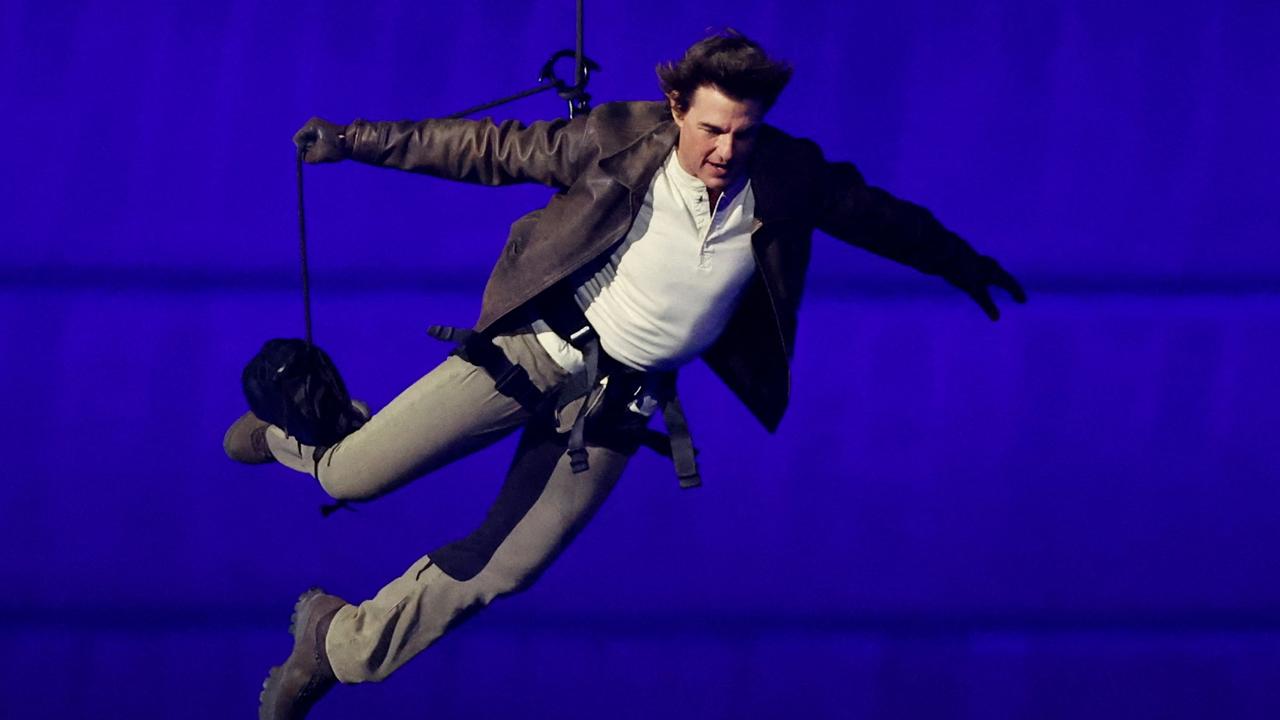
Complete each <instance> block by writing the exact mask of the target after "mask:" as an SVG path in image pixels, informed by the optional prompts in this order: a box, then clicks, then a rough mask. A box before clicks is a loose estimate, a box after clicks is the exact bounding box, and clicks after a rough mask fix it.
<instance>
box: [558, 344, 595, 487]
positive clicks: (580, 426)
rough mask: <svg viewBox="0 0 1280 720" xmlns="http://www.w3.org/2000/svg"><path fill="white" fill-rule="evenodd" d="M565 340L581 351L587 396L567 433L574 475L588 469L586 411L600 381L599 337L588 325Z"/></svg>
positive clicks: (570, 466) (570, 462)
mask: <svg viewBox="0 0 1280 720" xmlns="http://www.w3.org/2000/svg"><path fill="white" fill-rule="evenodd" d="M565 339H566V340H568V341H569V344H570V345H573V346H574V347H576V348H578V350H580V351H582V362H583V364H584V365H585V366H586V376H587V395H586V397H584V398H583V400H582V404H581V405H579V406H578V415H577V416H576V417H575V418H574V419H573V429H572V430H570V431H569V468H570V469H571V470H573V472H574V473H580V472H586V471H587V470H588V469H589V468H590V464H589V463H588V462H587V441H586V430H587V411H588V410H590V406H591V400H592V397H591V396H592V394H593V393H594V392H595V390H596V383H597V382H598V381H599V379H600V336H599V335H596V331H595V330H593V329H592V328H591V326H590V325H584V326H583V327H582V328H581V329H579V330H578V331H577V332H575V333H573V334H572V335H571V336H569V337H568V338H565ZM602 390H603V389H602ZM601 399H602V400H603V398H601Z"/></svg>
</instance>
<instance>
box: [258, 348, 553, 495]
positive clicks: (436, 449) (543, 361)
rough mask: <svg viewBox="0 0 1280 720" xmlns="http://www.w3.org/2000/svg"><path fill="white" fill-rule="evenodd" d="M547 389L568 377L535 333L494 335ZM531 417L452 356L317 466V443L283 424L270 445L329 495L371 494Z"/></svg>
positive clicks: (269, 437)
mask: <svg viewBox="0 0 1280 720" xmlns="http://www.w3.org/2000/svg"><path fill="white" fill-rule="evenodd" d="M494 342H495V344H497V345H498V347H500V348H501V349H502V350H503V352H504V353H505V354H506V355H507V357H508V359H510V360H511V361H512V362H515V363H519V364H520V365H522V366H523V367H525V369H526V370H527V371H528V372H529V376H530V379H531V380H532V381H533V382H534V384H535V385H537V386H538V387H539V388H540V389H542V390H547V389H549V388H551V387H554V386H556V385H558V384H559V383H560V382H563V381H564V379H565V376H566V373H565V371H564V370H562V369H561V368H560V367H559V366H558V365H556V364H555V362H554V361H553V360H551V358H550V357H548V356H547V354H546V351H544V350H543V349H542V347H541V346H540V345H539V344H538V343H537V341H536V339H534V335H533V334H532V333H520V334H515V335H503V336H500V337H498V338H496V339H495V340H494ZM527 419H528V413H527V412H526V411H525V410H524V408H522V407H521V406H520V405H519V403H517V402H516V401H514V400H512V399H511V398H509V397H507V396H505V395H502V394H500V393H498V391H497V390H495V389H494V386H493V379H492V378H490V377H489V375H488V374H487V373H486V372H485V371H484V370H482V369H480V368H478V367H476V366H474V365H472V364H471V363H469V362H467V361H465V360H462V359H460V358H458V357H456V356H453V355H450V356H449V357H448V358H446V359H445V361H444V362H442V363H440V365H439V366H437V367H436V368H435V369H434V370H432V371H431V372H430V373H428V374H427V375H425V376H423V377H422V378H421V379H419V380H418V381H417V382H415V383H414V384H413V385H411V386H409V387H408V388H407V389H405V390H404V392H402V393H400V395H398V396H397V397H396V398H395V399H394V400H392V401H391V402H390V403H388V404H387V406H386V407H384V408H383V409H382V410H380V411H378V412H377V413H376V414H374V416H373V417H372V418H370V419H369V422H367V423H365V425H364V426H363V427H361V428H360V429H359V430H356V431H355V432H353V433H351V434H350V435H348V436H347V437H346V438H344V439H343V440H342V441H341V442H340V443H338V444H337V445H335V446H333V447H332V448H330V449H329V451H328V452H326V453H325V454H324V456H322V457H321V459H320V461H319V463H318V464H317V463H316V462H315V461H314V460H313V453H314V448H313V447H311V446H309V445H299V443H298V442H297V441H296V440H294V439H293V438H290V437H289V436H287V435H285V433H284V431H283V430H281V429H280V428H277V427H274V426H273V427H269V428H268V429H267V446H268V447H269V448H270V449H271V454H272V455H273V456H275V458H276V460H278V461H279V462H280V463H281V464H282V465H285V466H286V467H289V468H291V469H293V470H297V471H299V472H304V473H308V474H311V475H314V476H315V477H316V479H317V480H319V481H320V485H321V487H323V488H324V490H325V492H327V493H328V494H329V495H330V496H332V497H334V498H337V499H340V500H367V499H370V498H374V497H377V496H379V495H382V494H385V493H387V492H390V491H391V490H394V489H396V488H398V487H400V486H402V485H404V484H405V483H407V482H409V481H411V480H414V479H415V478H418V477H421V476H423V475H425V474H427V473H429V472H431V471H432V470H435V469H437V468H439V467H442V466H444V465H446V464H448V463H450V462H452V461H453V460H456V459H458V458H460V457H463V456H465V455H467V454H470V453H472V452H475V451H476V450H479V449H480V448H483V447H485V446H488V445H490V444H492V443H494V442H496V441H497V440H499V439H500V438H502V437H504V436H506V435H508V434H510V433H511V432H512V431H514V430H515V429H516V428H518V427H520V425H521V424H522V423H523V422H524V421H525V420H527Z"/></svg>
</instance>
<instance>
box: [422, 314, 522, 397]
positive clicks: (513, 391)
mask: <svg viewBox="0 0 1280 720" xmlns="http://www.w3.org/2000/svg"><path fill="white" fill-rule="evenodd" d="M427 333H428V334H430V335H431V337H433V338H435V339H437V340H443V341H444V342H451V343H454V344H456V345H457V346H458V347H457V349H456V350H455V351H454V352H456V353H457V354H458V356H459V357H461V358H462V359H463V360H466V361H467V362H469V363H471V364H472V365H476V366H477V367H479V368H481V369H483V370H484V371H485V372H486V373H488V374H489V376H490V377H492V378H493V387H494V389H495V390H497V391H498V392H500V393H502V394H503V395H506V396H507V397H509V398H511V399H512V400H515V401H516V402H518V403H520V404H521V405H522V406H524V408H525V409H526V410H528V411H529V412H531V413H535V414H536V413H538V412H539V411H540V410H542V408H543V405H544V403H545V401H546V399H547V397H546V393H544V392H542V391H541V390H539V389H538V387H537V386H536V385H534V384H533V381H532V380H530V379H529V373H528V372H527V371H525V369H524V368H522V367H520V366H519V365H517V364H516V363H513V362H511V361H510V360H508V359H507V356H506V355H504V354H503V353H502V349H501V348H499V347H498V346H497V345H494V344H493V341H492V340H490V339H489V338H488V337H486V336H485V335H483V334H481V333H478V332H475V331H474V330H468V329H466V328H458V327H450V326H447V325H432V326H431V327H429V328H427Z"/></svg>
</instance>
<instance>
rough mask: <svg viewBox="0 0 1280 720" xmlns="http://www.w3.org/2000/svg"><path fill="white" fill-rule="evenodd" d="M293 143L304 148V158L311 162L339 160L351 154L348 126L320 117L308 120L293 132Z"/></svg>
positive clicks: (301, 148) (299, 147)
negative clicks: (335, 123)
mask: <svg viewBox="0 0 1280 720" xmlns="http://www.w3.org/2000/svg"><path fill="white" fill-rule="evenodd" d="M293 144H294V145H297V146H298V149H300V150H302V152H303V155H302V159H303V160H305V161H306V162H309V163H327V162H338V161H339V160H346V159H347V158H348V157H350V156H351V150H350V148H349V147H347V128H346V127H345V126H343V125H334V124H333V123H331V122H329V121H328V120H323V119H321V118H318V117H313V118H311V119H310V120H308V121H307V124H306V125H303V126H302V129H300V130H298V132H296V133H294V134H293Z"/></svg>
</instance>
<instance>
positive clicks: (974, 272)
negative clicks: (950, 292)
mask: <svg viewBox="0 0 1280 720" xmlns="http://www.w3.org/2000/svg"><path fill="white" fill-rule="evenodd" d="M947 281H948V282H950V283H951V284H952V285H955V286H956V287H958V288H960V289H961V290H963V291H965V293H967V294H968V295H969V297H971V298H973V300H974V302H976V303H978V304H979V305H981V306H982V310H983V311H984V312H986V313H987V317H989V318H991V319H992V320H999V319H1000V308H998V307H996V304H995V301H993V300H992V299H991V293H990V292H989V291H988V287H990V286H992V285H994V286H995V287H998V288H1001V289H1003V290H1004V291H1005V292H1007V293H1009V297H1012V298H1013V299H1014V300H1015V301H1017V302H1018V303H1025V302H1026V301H1027V293H1026V291H1025V290H1023V289H1022V285H1020V284H1018V281H1017V280H1015V279H1014V277H1013V276H1012V275H1010V274H1009V271H1008V270H1005V269H1004V268H1002V267H1000V263H998V262H996V261H995V260H992V259H991V258H989V257H987V256H986V255H978V256H976V257H974V259H973V261H972V262H970V263H968V267H966V268H965V270H964V272H963V273H960V274H957V275H953V276H950V277H948V278H947Z"/></svg>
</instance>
